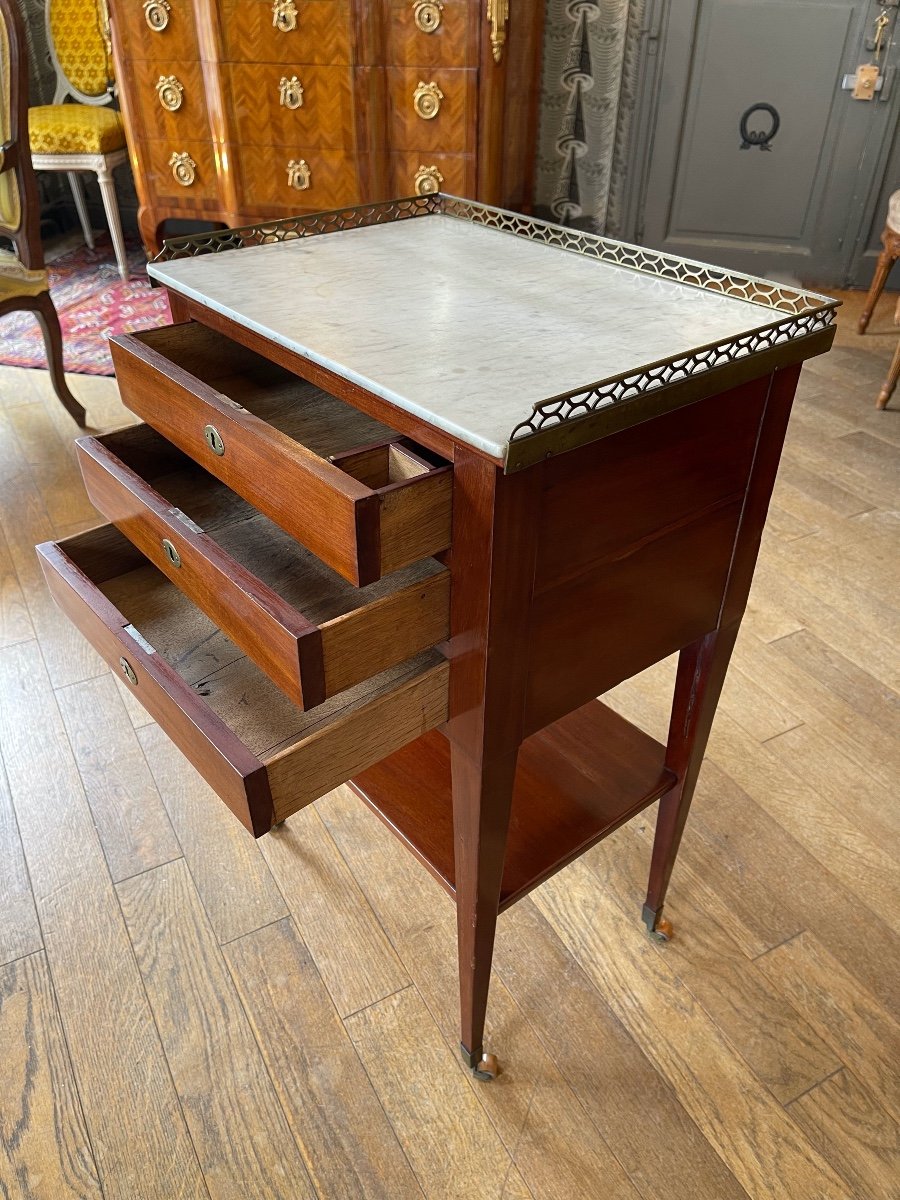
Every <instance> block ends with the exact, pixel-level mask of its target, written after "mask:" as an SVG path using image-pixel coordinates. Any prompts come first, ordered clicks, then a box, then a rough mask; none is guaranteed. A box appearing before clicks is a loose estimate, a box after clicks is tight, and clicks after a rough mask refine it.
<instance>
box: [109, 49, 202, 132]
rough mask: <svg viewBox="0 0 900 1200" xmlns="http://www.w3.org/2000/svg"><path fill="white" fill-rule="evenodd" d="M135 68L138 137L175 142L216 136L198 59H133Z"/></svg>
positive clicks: (132, 109) (133, 101) (130, 94)
mask: <svg viewBox="0 0 900 1200" xmlns="http://www.w3.org/2000/svg"><path fill="white" fill-rule="evenodd" d="M131 70H132V82H131V85H130V86H129V89H128V97H129V100H130V108H129V111H130V113H131V120H132V122H133V124H134V127H135V129H134V132H135V134H136V135H137V136H138V137H141V138H145V139H153V140H165V141H170V142H172V143H173V144H175V143H177V142H180V141H181V140H182V139H183V138H185V137H188V138H190V139H191V141H192V142H196V141H197V140H198V138H210V137H211V136H212V134H211V132H210V129H209V120H208V117H207V112H206V93H205V91H204V89H203V72H202V70H201V68H200V64H199V63H198V62H196V61H195V62H184V61H178V62H172V61H169V60H168V59H154V60H153V61H147V62H135V63H132V64H131Z"/></svg>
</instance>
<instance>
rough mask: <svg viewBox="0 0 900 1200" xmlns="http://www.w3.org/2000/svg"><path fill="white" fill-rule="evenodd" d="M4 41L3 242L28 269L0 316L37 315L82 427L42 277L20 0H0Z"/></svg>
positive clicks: (2, 298)
mask: <svg viewBox="0 0 900 1200" xmlns="http://www.w3.org/2000/svg"><path fill="white" fill-rule="evenodd" d="M0 38H2V39H3V40H4V42H5V51H6V54H5V57H6V58H7V59H8V70H6V71H4V70H2V59H3V57H4V55H3V54H2V53H0V106H2V107H3V109H4V112H3V114H2V120H0V178H2V177H3V176H6V178H7V179H9V178H12V179H13V181H14V186H13V187H12V188H11V189H10V190H9V193H8V196H9V197H14V201H13V202H12V203H11V204H10V209H9V211H8V212H7V213H6V214H4V212H3V211H2V209H0V237H4V238H9V239H10V241H11V242H12V243H13V246H14V247H15V255H16V258H17V259H18V261H19V263H21V265H22V267H23V268H24V270H23V272H22V278H21V282H22V289H23V290H22V291H21V292H16V291H12V292H9V291H7V290H6V289H3V290H2V291H0V317H4V316H6V315H7V313H11V312H15V311H19V310H23V309H24V310H25V311H27V312H31V313H33V314H34V315H35V317H36V318H37V321H38V323H39V325H40V327H41V332H42V334H43V337H44V346H45V348H46V352H47V366H48V368H49V371H50V379H51V382H52V384H53V388H54V391H55V392H56V394H57V396H58V397H59V399H60V400H61V401H62V403H63V405H64V406H65V408H66V411H67V412H68V413H69V414H70V416H72V417H73V418H74V420H75V421H76V423H77V424H78V425H81V426H84V424H85V419H86V417H85V411H84V409H83V408H82V406H81V405H80V404H79V403H78V401H77V400H76V399H75V397H74V396H73V395H72V393H71V392H70V391H69V388H68V385H67V384H66V379H65V375H64V374H63V360H62V331H61V330H60V326H59V317H58V316H57V313H56V309H55V307H54V305H53V300H52V299H51V296H50V290H49V287H48V285H47V277H46V274H45V273H44V250H43V247H42V245H41V214H40V204H39V201H38V190H37V179H36V177H35V173H34V168H33V166H32V163H31V151H30V148H29V144H28V75H27V70H26V66H25V64H26V61H27V59H26V57H25V30H24V27H23V24H22V17H21V14H20V12H19V7H18V3H17V0H0ZM4 76H5V77H4ZM5 126H8V128H7V130H6V136H4V127H5ZM42 276H43V278H42Z"/></svg>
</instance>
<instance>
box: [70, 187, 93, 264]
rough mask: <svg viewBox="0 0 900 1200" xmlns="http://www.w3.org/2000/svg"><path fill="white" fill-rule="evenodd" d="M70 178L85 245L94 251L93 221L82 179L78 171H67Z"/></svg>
mask: <svg viewBox="0 0 900 1200" xmlns="http://www.w3.org/2000/svg"><path fill="white" fill-rule="evenodd" d="M66 174H67V175H68V177H69V187H70V188H71V189H72V199H73V200H74V201H75V211H76V212H77V213H78V220H79V221H80V222H81V232H82V233H83V234H84V241H85V244H86V245H87V246H88V247H89V248H90V249H91V250H93V249H94V231H93V229H91V219H90V217H89V216H88V210H87V204H85V201H84V188H83V187H82V186H81V178H80V177H79V175H78V172H77V171H67V172H66Z"/></svg>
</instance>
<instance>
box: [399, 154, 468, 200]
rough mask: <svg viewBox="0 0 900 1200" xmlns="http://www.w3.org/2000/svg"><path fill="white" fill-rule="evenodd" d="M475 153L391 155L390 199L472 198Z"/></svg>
mask: <svg viewBox="0 0 900 1200" xmlns="http://www.w3.org/2000/svg"><path fill="white" fill-rule="evenodd" d="M475 170H476V164H475V155H474V154H428V153H425V152H423V153H421V154H419V153H418V152H417V151H415V150H413V151H405V152H403V153H395V154H391V155H390V180H391V184H390V190H391V195H392V196H427V195H430V194H431V193H432V192H447V193H449V195H451V196H474V195H475Z"/></svg>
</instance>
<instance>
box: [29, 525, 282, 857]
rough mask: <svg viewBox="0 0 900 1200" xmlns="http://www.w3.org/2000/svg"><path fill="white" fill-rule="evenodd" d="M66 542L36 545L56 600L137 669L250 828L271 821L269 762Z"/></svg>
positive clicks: (146, 692) (102, 648) (199, 764)
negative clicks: (143, 632) (152, 642)
mask: <svg viewBox="0 0 900 1200" xmlns="http://www.w3.org/2000/svg"><path fill="white" fill-rule="evenodd" d="M73 540H74V539H73ZM66 550H67V543H65V542H63V543H60V544H59V545H57V544H55V543H53V542H46V543H44V544H43V545H41V546H38V547H37V553H38V558H39V560H40V564H41V568H42V570H43V572H44V577H45V579H46V580H47V586H48V587H49V589H50V592H51V594H52V596H53V598H54V600H55V601H56V603H57V604H58V605H59V607H60V608H61V609H62V611H63V612H64V613H65V614H66V616H67V617H68V618H69V619H70V620H71V621H72V622H73V624H74V625H76V626H77V628H78V629H79V630H80V631H81V633H82V634H84V636H85V637H86V638H87V640H88V641H89V642H90V643H91V645H92V646H93V647H94V649H95V650H96V651H97V653H98V654H99V655H100V656H101V657H102V658H104V659H105V660H106V662H107V663H108V664H109V666H110V667H112V669H113V671H114V672H115V673H116V674H117V675H119V676H123V675H124V670H125V664H127V665H128V668H129V669H130V671H131V675H129V676H124V677H125V678H127V679H128V682H129V683H131V690H132V691H133V692H134V694H135V696H136V697H137V698H138V699H139V700H140V702H141V704H142V705H143V706H144V708H145V709H146V710H147V712H148V713H149V714H150V716H151V717H153V719H154V720H155V721H157V722H158V723H159V724H160V725H161V726H162V728H163V729H164V730H165V732H166V734H167V735H168V736H169V737H170V738H171V739H172V741H173V742H174V743H175V745H176V746H177V747H178V749H179V750H180V751H181V752H182V754H183V755H184V756H185V757H186V758H187V759H188V760H189V762H191V763H192V764H193V766H194V767H196V769H197V770H198V771H199V772H200V774H201V775H202V776H203V778H204V779H205V780H206V782H207V783H208V784H209V785H210V787H211V788H212V789H213V790H214V791H215V792H216V794H217V795H218V796H220V797H221V798H222V799H223V800H224V801H225V803H226V804H227V805H228V807H229V808H230V809H231V811H232V812H233V813H234V814H235V816H237V817H238V818H239V819H240V820H241V821H242V822H243V824H244V825H246V826H247V828H248V829H249V830H250V831H251V833H253V834H254V836H255V837H259V836H260V834H263V833H265V832H266V831H267V830H268V829H271V827H272V824H273V821H274V815H273V806H272V794H271V790H270V788H269V783H268V779H267V778H266V772H265V768H264V767H263V765H262V763H261V762H260V761H259V759H258V758H257V757H256V756H255V755H254V754H252V753H251V752H250V751H249V750H248V749H247V747H246V746H245V745H244V744H243V743H242V742H241V741H240V740H239V739H238V738H236V737H235V736H234V734H233V733H232V732H231V730H230V729H228V728H227V727H226V726H224V725H223V724H222V723H221V721H219V720H218V719H217V718H216V717H215V714H213V713H211V712H210V711H209V709H208V708H207V706H206V705H205V704H204V703H203V700H202V698H201V697H200V696H199V695H198V694H197V693H196V692H195V691H193V690H192V689H191V688H190V686H189V685H188V684H187V683H186V682H185V681H184V680H183V679H182V678H181V676H180V675H179V674H178V672H177V671H175V670H174V669H173V668H172V667H171V666H170V665H169V663H167V662H166V661H165V659H163V658H162V657H161V656H160V655H158V654H156V652H155V651H154V649H153V647H152V646H149V645H147V644H146V643H145V642H144V640H143V639H142V638H141V637H140V636H137V637H135V635H134V632H132V630H133V627H132V626H131V625H130V624H129V621H128V619H127V618H126V617H125V616H124V615H123V614H122V613H120V612H119V611H118V609H117V608H116V607H115V605H113V604H112V603H110V601H109V600H108V599H107V598H106V596H104V595H103V593H102V592H101V591H100V589H99V588H98V587H97V586H96V585H95V583H94V581H93V579H91V578H89V577H88V576H87V575H86V574H85V573H84V572H83V571H82V570H81V569H80V567H79V566H78V565H76V563H75V562H74V561H73V560H72V559H71V558H70V557H69V555H68V554H67V552H66ZM123 660H124V662H123ZM132 680H133V682H132Z"/></svg>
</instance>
